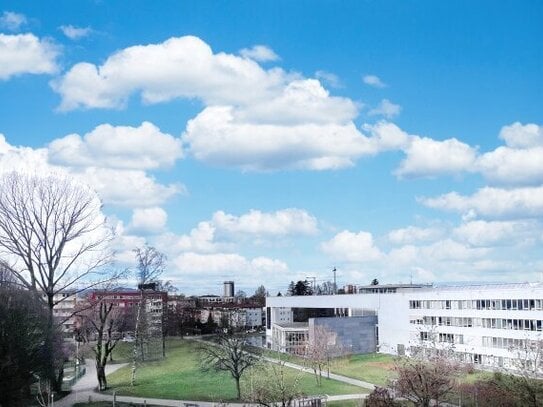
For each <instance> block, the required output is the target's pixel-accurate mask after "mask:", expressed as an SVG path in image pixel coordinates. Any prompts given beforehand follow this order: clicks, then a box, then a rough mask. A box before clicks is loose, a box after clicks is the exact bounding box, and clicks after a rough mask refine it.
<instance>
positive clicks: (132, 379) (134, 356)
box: [130, 290, 143, 386]
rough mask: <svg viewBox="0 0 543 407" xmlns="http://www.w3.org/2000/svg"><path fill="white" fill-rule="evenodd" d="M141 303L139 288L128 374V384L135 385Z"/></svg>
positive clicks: (141, 291) (141, 295)
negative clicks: (129, 372) (130, 369)
mask: <svg viewBox="0 0 543 407" xmlns="http://www.w3.org/2000/svg"><path fill="white" fill-rule="evenodd" d="M142 305H143V290H140V302H139V304H138V310H137V312H136V326H135V328H134V349H133V352H132V374H131V375H130V385H131V386H135V385H136V369H137V362H138V341H139V340H140V339H141V338H140V337H141V335H140V332H139V330H140V318H141V307H142Z"/></svg>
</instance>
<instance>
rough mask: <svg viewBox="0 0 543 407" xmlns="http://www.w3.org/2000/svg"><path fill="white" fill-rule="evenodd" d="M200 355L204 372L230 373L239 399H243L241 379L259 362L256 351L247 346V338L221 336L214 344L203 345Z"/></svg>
mask: <svg viewBox="0 0 543 407" xmlns="http://www.w3.org/2000/svg"><path fill="white" fill-rule="evenodd" d="M251 352H253V353H251ZM200 353H201V362H202V363H201V364H202V368H203V369H204V370H209V369H213V370H222V371H226V372H229V373H230V375H231V376H232V378H233V379H234V380H235V381H236V391H237V395H238V399H241V388H240V379H241V377H242V376H243V374H244V373H245V372H246V371H247V369H249V368H251V367H252V366H255V365H256V364H257V363H258V361H259V358H258V356H257V355H255V354H254V350H252V349H250V347H249V345H248V344H247V341H246V337H245V336H244V335H233V334H231V333H226V334H220V335H218V336H217V338H216V340H215V341H214V342H209V343H204V344H202V346H201V347H200Z"/></svg>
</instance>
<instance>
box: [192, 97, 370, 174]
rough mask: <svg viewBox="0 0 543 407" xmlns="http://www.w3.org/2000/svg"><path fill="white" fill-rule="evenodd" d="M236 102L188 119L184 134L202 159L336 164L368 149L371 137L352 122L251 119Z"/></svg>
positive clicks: (243, 164)
mask: <svg viewBox="0 0 543 407" xmlns="http://www.w3.org/2000/svg"><path fill="white" fill-rule="evenodd" d="M236 116H237V115H236V112H235V110H234V109H233V108H232V107H208V108H206V109H204V111H203V112H201V113H200V114H198V116H196V118H194V119H192V120H190V121H189V123H188V125H187V130H186V132H185V134H184V135H183V140H184V141H185V142H186V143H187V144H188V145H189V151H190V153H191V154H192V155H193V156H194V157H195V158H196V159H198V160H201V161H203V162H206V163H209V164H212V165H216V166H224V167H230V166H232V167H238V168H241V169H242V170H260V171H265V170H278V169H312V170H324V169H336V168H343V167H349V166H352V165H354V162H355V160H356V158H358V157H359V156H361V155H363V154H367V153H370V152H371V150H370V145H369V143H368V140H367V139H366V138H365V137H363V136H362V135H361V133H360V132H359V131H358V129H357V128H356V127H355V125H354V124H353V123H352V122H349V123H348V124H337V123H327V124H314V123H305V124H297V125H280V124H253V123H248V122H245V121H243V120H239V119H238V118H237V117H236Z"/></svg>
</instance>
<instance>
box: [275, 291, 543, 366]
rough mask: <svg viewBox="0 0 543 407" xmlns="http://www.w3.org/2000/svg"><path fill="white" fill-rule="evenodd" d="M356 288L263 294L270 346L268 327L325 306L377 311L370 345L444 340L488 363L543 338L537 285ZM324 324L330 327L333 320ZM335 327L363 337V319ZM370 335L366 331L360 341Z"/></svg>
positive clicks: (512, 361)
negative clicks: (347, 291)
mask: <svg viewBox="0 0 543 407" xmlns="http://www.w3.org/2000/svg"><path fill="white" fill-rule="evenodd" d="M373 288H377V287H373ZM359 292H362V293H361V294H346V295H329V296H298V297H268V298H267V299H266V307H267V310H266V312H267V315H268V317H269V318H268V322H267V330H266V334H267V340H268V344H269V346H274V325H276V328H280V327H281V326H282V325H284V324H288V323H297V322H309V323H310V320H311V319H312V318H311V313H308V312H305V313H301V312H298V311H299V310H300V309H305V310H321V311H322V310H323V309H326V310H328V311H329V313H330V314H332V315H334V316H332V317H329V318H336V319H341V318H346V317H347V318H349V317H350V318H358V317H357V315H368V314H371V313H372V312H373V313H375V314H376V316H377V318H376V321H375V324H374V338H375V347H374V350H375V351H378V352H382V353H389V354H399V355H404V354H406V355H409V354H411V353H412V352H413V351H415V349H417V347H420V346H421V345H425V344H427V345H429V343H430V342H432V344H433V345H435V344H437V346H450V347H452V348H453V350H454V352H455V353H456V354H457V355H458V357H459V358H461V359H462V360H464V361H466V362H470V363H473V364H476V365H480V366H481V367H483V368H489V369H491V368H500V367H503V368H511V369H514V368H515V366H516V365H517V363H518V362H519V355H520V352H519V351H520V350H521V349H526V348H527V347H529V345H530V344H534V343H539V344H541V343H542V342H539V341H543V336H542V335H543V283H518V284H515V283H512V284H471V285H456V286H452V285H451V286H441V287H430V286H425V285H421V286H414V285H409V286H389V287H386V286H381V287H380V289H379V290H373V289H372V290H371V291H369V292H368V291H366V290H362V291H360V290H359ZM296 315H302V316H303V315H305V316H306V318H307V316H309V318H307V320H308V321H301V320H299V318H298V319H297V318H296ZM342 315H343V316H342ZM316 319H320V320H322V319H327V318H316ZM328 325H329V326H330V329H334V324H328ZM340 325H341V326H342V327H341V328H340V329H342V330H343V333H342V334H343V335H347V336H352V338H350V339H352V340H354V341H355V342H356V340H357V339H356V338H360V332H359V331H360V330H364V331H365V335H366V334H367V332H368V329H367V325H361V327H360V328H356V329H354V330H352V331H351V332H349V331H348V330H345V328H344V327H343V325H344V324H340ZM353 326H354V325H353ZM357 330H358V331H357ZM276 336H277V334H276ZM338 337H340V336H338ZM361 340H362V339H361ZM368 340H369V339H368V336H367V335H366V336H365V339H363V341H368ZM355 342H353V344H354V346H357V344H356V343H355ZM361 345H363V344H361ZM275 347H276V348H277V347H278V346H275ZM540 349H541V348H540ZM541 368H542V369H543V366H541Z"/></svg>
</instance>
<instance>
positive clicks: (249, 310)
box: [200, 303, 262, 329]
mask: <svg viewBox="0 0 543 407" xmlns="http://www.w3.org/2000/svg"><path fill="white" fill-rule="evenodd" d="M210 315H211V318H212V319H213V322H215V323H216V324H217V325H219V326H223V325H227V326H229V327H232V328H236V329H240V328H259V327H261V326H262V308H261V307H257V306H254V305H251V304H231V303H223V304H220V305H214V306H213V307H205V308H202V309H201V310H200V322H202V323H205V322H207V320H208V318H209V316H210Z"/></svg>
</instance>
